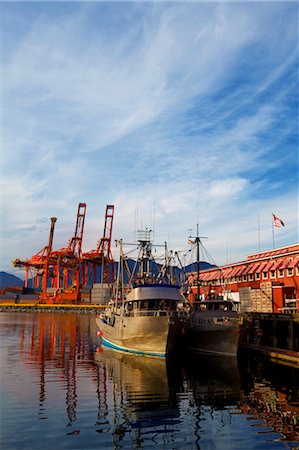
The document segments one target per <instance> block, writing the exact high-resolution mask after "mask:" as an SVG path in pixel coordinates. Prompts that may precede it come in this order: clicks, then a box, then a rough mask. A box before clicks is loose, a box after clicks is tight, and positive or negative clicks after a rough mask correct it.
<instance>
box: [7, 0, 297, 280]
mask: <svg viewBox="0 0 299 450" xmlns="http://www.w3.org/2000/svg"><path fill="white" fill-rule="evenodd" d="M0 15H1V19H0V21H1V24H0V25H1V57H0V63H1V73H2V75H1V99H0V104H1V135H2V139H1V172H2V173H1V180H2V181H1V264H0V270H4V271H8V272H10V273H14V274H16V275H17V274H18V273H17V269H14V268H13V266H12V263H11V261H12V260H13V259H15V258H19V259H22V260H24V259H26V258H29V257H31V256H32V255H34V254H35V253H37V252H38V251H39V250H40V249H42V248H43V247H44V246H45V245H47V243H48V237H49V230H50V217H52V216H55V217H57V219H58V220H57V223H56V228H55V235H54V242H53V249H58V248H61V247H65V246H67V243H68V240H69V239H70V238H71V237H72V236H73V235H74V230H75V221H76V214H77V208H78V203H79V202H83V203H86V204H87V212H86V219H85V230H84V237H83V249H84V251H88V250H91V249H93V248H96V244H97V241H98V240H99V239H100V238H101V236H102V234H103V226H104V215H105V208H106V205H107V204H113V205H114V206H115V215H114V224H113V239H120V238H122V239H123V240H124V241H127V242H128V241H130V242H132V241H133V240H134V237H135V236H136V233H135V231H136V230H137V229H141V228H146V227H148V228H149V229H153V230H154V240H155V243H157V244H163V243H164V242H165V241H166V242H167V243H168V247H169V249H172V250H174V251H182V254H183V255H187V258H189V257H190V258H191V259H192V258H193V257H194V254H193V252H192V251H189V250H191V248H190V246H189V247H188V236H189V235H192V236H194V235H195V233H196V226H197V223H198V224H199V233H200V235H201V236H205V237H206V238H207V239H204V240H203V241H204V245H205V247H206V249H207V250H208V253H209V254H210V255H211V256H212V259H213V262H214V263H216V264H219V265H220V264H226V263H231V262H237V261H241V260H244V259H246V258H247V256H248V255H249V254H252V253H256V252H258V251H259V250H260V251H263V250H268V249H272V248H273V236H272V218H271V213H275V214H276V215H277V216H278V217H279V218H281V219H282V220H283V222H284V223H285V227H282V228H279V229H278V228H277V229H275V234H274V246H275V247H276V248H278V247H281V246H284V245H291V244H295V243H297V242H298V241H299V239H298V123H299V122H298V118H299V110H298V92H299V90H298V87H299V79H298V78H299V76H298V73H299V72H298V44H299V31H298V19H299V4H298V3H297V2H295V1H291V2H287V1H283V2H279V1H276V2H275V1H274V2H268V1H266V2H254V1H249V2H244V1H243V2H224V1H221V2H209V1H208V2H201V1H193V2H171V1H167V2H166V1H164V2H163V1H162V2H112V1H111V2H96V1H93V2H83V1H82V2H70V1H66V2H51V1H50V2H38V1H35V2H23V1H19V2H13V1H10V2H1V3H0ZM113 253H114V254H115V256H116V257H117V249H116V248H115V245H114V243H113ZM187 262H189V261H187Z"/></svg>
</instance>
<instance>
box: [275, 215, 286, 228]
mask: <svg viewBox="0 0 299 450" xmlns="http://www.w3.org/2000/svg"><path fill="white" fill-rule="evenodd" d="M272 216H273V225H274V226H275V227H277V228H281V227H284V223H283V221H282V220H281V219H280V218H279V217H277V216H276V215H275V214H273V213H272Z"/></svg>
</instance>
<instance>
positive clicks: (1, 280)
mask: <svg viewBox="0 0 299 450" xmlns="http://www.w3.org/2000/svg"><path fill="white" fill-rule="evenodd" d="M127 263H128V266H129V268H130V271H132V270H133V268H134V266H135V263H136V261H134V260H133V259H127ZM114 264H115V266H114V273H115V274H117V268H118V263H117V262H115V263H114ZM212 267H215V266H213V265H212V264H209V263H207V262H205V261H200V263H199V270H200V271H201V270H205V269H209V268H212ZM160 269H161V265H160V264H157V263H156V262H153V263H152V270H153V271H154V272H155V273H158V272H159V270H160ZM196 271H197V263H195V262H194V263H192V264H189V265H188V266H186V267H185V273H189V272H196ZM172 272H173V275H174V278H175V279H176V280H178V281H179V280H180V279H181V277H182V274H183V270H182V269H181V268H179V267H173V268H172ZM96 274H97V275H96V281H97V282H100V280H101V268H100V267H98V268H97V270H96ZM124 278H125V282H127V281H128V280H127V278H128V277H127V275H126V274H125V276H124ZM28 285H29V287H30V286H32V283H31V280H29V284H28ZM6 286H21V287H23V286H24V280H22V279H21V278H19V277H17V276H15V275H12V274H11V273H7V272H0V287H6Z"/></svg>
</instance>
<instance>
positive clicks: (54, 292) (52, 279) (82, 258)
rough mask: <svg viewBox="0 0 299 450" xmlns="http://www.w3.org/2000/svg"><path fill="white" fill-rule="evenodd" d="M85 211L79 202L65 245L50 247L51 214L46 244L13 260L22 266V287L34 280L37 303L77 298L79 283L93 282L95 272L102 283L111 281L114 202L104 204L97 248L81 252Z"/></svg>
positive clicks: (79, 292) (65, 301) (79, 293)
mask: <svg viewBox="0 0 299 450" xmlns="http://www.w3.org/2000/svg"><path fill="white" fill-rule="evenodd" d="M85 215H86V204H85V203H79V206H78V212H77V219H76V226H75V233H74V236H73V237H72V238H71V239H70V240H69V242H68V246H67V247H63V248H60V249H58V250H52V244H53V236H54V228H55V223H56V220H57V219H56V217H52V218H51V229H50V235H49V242H48V245H46V246H45V247H44V248H43V249H42V250H40V251H39V252H38V253H37V254H36V255H33V256H32V257H31V258H29V259H26V260H25V261H21V260H20V259H16V260H14V261H13V264H14V266H15V267H22V268H25V270H26V279H25V288H28V281H29V277H30V278H31V279H32V280H33V282H34V288H35V289H38V290H40V291H41V292H40V296H39V300H40V302H41V303H62V302H64V303H67V302H74V301H79V300H80V298H81V287H83V286H90V285H92V284H93V283H95V282H96V278H97V275H98V278H99V279H100V280H101V281H102V282H104V283H107V284H109V283H112V282H113V280H114V260H113V257H112V253H111V238H112V226H113V217H114V206H113V205H107V206H106V214H105V222H104V232H103V237H102V238H101V239H100V240H99V241H98V243H97V248H96V249H95V250H90V251H88V252H85V253H83V252H82V240H83V232H84V222H85ZM99 270H101V272H100V273H99Z"/></svg>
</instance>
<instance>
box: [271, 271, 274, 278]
mask: <svg viewBox="0 0 299 450" xmlns="http://www.w3.org/2000/svg"><path fill="white" fill-rule="evenodd" d="M270 278H275V270H271V272H270Z"/></svg>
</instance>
